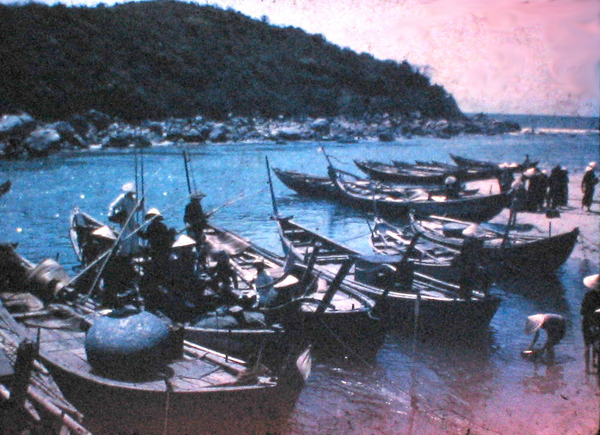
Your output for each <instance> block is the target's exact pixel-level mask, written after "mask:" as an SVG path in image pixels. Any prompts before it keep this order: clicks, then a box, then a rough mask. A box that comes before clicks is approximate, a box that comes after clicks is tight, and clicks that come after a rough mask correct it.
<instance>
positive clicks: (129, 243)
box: [108, 182, 140, 257]
mask: <svg viewBox="0 0 600 435" xmlns="http://www.w3.org/2000/svg"><path fill="white" fill-rule="evenodd" d="M121 191H122V193H121V194H120V195H119V196H118V197H117V199H115V200H114V201H113V202H112V204H110V206H109V209H108V220H109V221H111V222H115V223H118V224H119V225H120V226H121V233H122V236H121V246H120V247H119V251H118V253H119V255H123V256H125V257H131V256H132V255H135V254H137V253H138V252H139V247H140V240H139V237H138V235H137V233H136V234H133V233H134V231H135V230H136V229H137V224H136V222H135V220H134V219H129V217H130V216H131V214H132V213H134V212H135V210H136V208H137V207H138V200H137V197H136V195H135V185H134V184H133V183H131V182H130V183H125V184H124V185H123V187H122V188H121ZM128 220H129V222H128ZM132 234H133V235H132Z"/></svg>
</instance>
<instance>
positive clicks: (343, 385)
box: [0, 117, 598, 434]
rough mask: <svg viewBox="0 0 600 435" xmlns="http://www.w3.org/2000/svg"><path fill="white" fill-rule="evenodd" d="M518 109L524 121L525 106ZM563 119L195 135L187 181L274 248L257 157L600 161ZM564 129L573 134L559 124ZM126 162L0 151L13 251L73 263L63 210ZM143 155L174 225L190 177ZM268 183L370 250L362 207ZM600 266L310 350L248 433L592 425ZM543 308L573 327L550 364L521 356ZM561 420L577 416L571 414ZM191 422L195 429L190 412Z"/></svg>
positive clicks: (171, 158) (294, 210) (313, 161)
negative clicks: (238, 140)
mask: <svg viewBox="0 0 600 435" xmlns="http://www.w3.org/2000/svg"><path fill="white" fill-rule="evenodd" d="M544 119H545V118H544ZM517 120H518V121H521V122H522V125H524V126H528V125H530V124H528V122H529V118H528V117H519V118H517ZM567 121H568V122H567ZM567 121H565V120H562V121H561V120H560V119H552V120H551V122H550V121H548V120H547V119H545V122H546V124H542V123H541V121H540V120H535V122H534V123H533V124H531V125H533V126H534V128H536V129H538V128H540V127H545V128H552V129H554V131H550V132H546V134H539V135H525V134H523V135H505V136H496V137H456V138H452V139H450V140H440V139H430V138H416V139H410V140H409V139H404V140H400V141H398V142H393V143H379V142H369V143H367V142H364V143H355V144H338V143H316V142H308V143H289V144H272V143H244V144H227V145H200V146H195V147H190V151H191V153H192V168H193V182H195V184H196V186H197V188H199V189H200V190H202V191H203V192H204V193H206V195H207V196H206V198H205V199H204V200H203V204H204V207H205V210H211V209H214V208H217V207H219V206H221V205H223V204H225V203H226V202H227V201H230V200H232V199H237V200H236V201H235V202H233V203H231V204H229V205H227V206H225V207H223V208H221V209H219V210H218V211H217V212H216V213H215V215H214V217H213V218H212V222H213V223H214V224H217V225H219V226H222V227H224V228H227V229H230V230H233V231H235V232H237V233H239V234H241V235H243V236H245V237H247V238H249V239H251V240H252V241H254V242H256V243H258V244H259V245H262V246H264V247H266V248H268V249H271V250H273V251H276V252H281V247H280V245H279V240H278V237H277V233H276V225H275V223H274V222H273V221H271V220H269V215H270V214H271V201H270V195H269V193H268V190H267V182H266V180H267V177H266V169H265V157H268V158H269V161H270V163H271V166H273V167H278V168H282V169H295V170H299V171H303V172H307V173H314V174H323V175H324V174H325V173H326V162H325V158H324V156H323V154H322V153H320V152H319V148H320V147H322V146H323V147H325V149H326V151H327V153H328V154H329V155H331V156H333V157H334V159H335V160H334V162H335V164H336V165H337V166H338V167H339V168H341V169H345V170H348V171H351V172H354V173H357V174H358V173H359V171H358V170H357V169H356V168H355V167H354V166H353V163H352V160H353V159H374V160H382V161H389V160H391V159H395V160H404V161H409V162H410V161H414V160H415V159H419V160H430V159H431V160H439V161H444V162H450V159H449V156H448V153H449V152H452V153H456V154H459V155H465V156H472V157H478V158H482V159H490V160H494V161H509V162H511V161H517V162H520V161H522V160H523V159H524V156H525V154H529V156H530V158H531V159H533V160H538V159H539V160H540V161H541V162H542V163H541V166H542V167H546V168H551V167H553V166H554V165H556V164H561V165H565V166H567V167H568V168H569V170H570V171H571V173H576V172H581V171H583V169H584V168H585V166H586V165H587V163H588V162H589V161H591V160H598V132H597V130H596V132H595V133H589V132H587V131H586V130H587V129H589V128H590V125H592V126H593V125H594V124H593V122H594V121H595V122H596V126H597V119H596V120H591V121H590V120H586V121H585V122H583V121H581V123H580V124H578V123H577V122H575V121H573V120H572V119H568V120H567ZM567 127H568V128H569V129H570V130H569V131H568V132H564V131H563V130H560V129H563V128H567ZM596 128H597V127H596ZM573 129H575V130H573ZM134 161H135V156H134V154H133V152H131V151H129V150H125V151H85V152H78V153H63V154H60V155H55V156H51V157H50V158H48V159H46V160H23V161H16V162H0V174H1V179H0V181H2V180H3V179H4V178H10V179H11V180H12V182H13V187H12V190H11V191H10V192H9V193H8V194H7V195H5V196H4V197H2V198H1V199H0V213H1V216H2V220H1V221H0V231H1V232H0V234H1V235H2V236H1V238H2V241H11V242H18V243H19V245H20V246H19V252H20V253H21V254H23V255H24V256H26V257H27V258H29V259H30V260H32V261H34V262H39V261H41V260H42V259H44V258H49V257H52V258H56V257H57V256H58V257H59V260H60V262H61V263H62V264H63V265H65V266H66V267H67V268H68V269H70V268H73V267H74V266H76V259H75V256H74V254H73V252H72V249H71V246H70V242H69V240H68V218H69V214H70V212H71V210H72V209H73V208H74V207H76V206H79V207H80V208H81V209H83V210H84V211H87V212H89V213H90V214H92V215H94V216H96V217H99V218H100V219H103V220H105V219H106V212H107V208H108V204H109V203H110V202H111V201H112V200H113V199H114V198H115V197H116V195H117V194H118V193H119V189H120V187H121V185H122V184H124V183H125V182H127V181H132V180H133V179H134V177H135V171H134ZM143 161H144V175H145V177H144V178H145V180H144V181H145V184H144V188H145V197H146V206H147V208H150V207H157V208H159V210H161V212H163V214H164V215H165V218H166V223H167V224H168V225H170V226H173V227H176V228H182V227H183V220H182V217H183V207H184V205H185V198H186V196H187V185H186V177H185V172H184V166H183V159H182V156H181V149H180V148H177V147H161V148H153V149H150V150H146V151H145V152H144V157H143ZM274 186H275V193H276V197H277V201H278V206H279V210H280V212H281V214H283V215H293V216H294V218H295V220H296V221H298V222H299V223H301V224H303V225H305V226H307V227H309V228H313V229H317V230H318V231H320V232H321V233H323V234H325V235H327V236H329V237H331V238H333V239H335V240H338V241H341V242H344V243H346V244H348V245H349V246H351V247H353V248H356V249H360V250H362V251H364V252H369V245H368V238H367V235H368V231H369V230H368V227H367V225H366V217H367V216H366V215H365V214H364V213H362V212H358V211H354V210H350V209H347V208H345V207H343V206H338V205H335V204H330V203H328V202H326V201H318V200H308V199H303V198H300V197H298V196H297V195H295V194H294V193H293V192H291V191H290V190H288V189H287V188H286V187H285V186H283V185H282V184H281V183H279V181H278V180H274ZM597 268H598V258H597V255H596V257H594V258H587V259H583V258H571V259H569V261H568V262H567V263H566V264H565V266H563V267H562V268H561V269H560V270H559V271H558V272H557V274H556V276H550V277H546V278H543V279H532V280H526V279H514V280H512V281H507V282H504V283H502V284H500V285H499V286H498V287H497V288H495V291H496V292H497V293H498V294H499V295H500V296H501V297H502V298H503V302H502V304H501V306H500V309H499V311H498V313H497V314H496V316H495V317H494V319H493V321H492V323H491V325H490V328H489V330H488V331H486V333H485V334H483V336H478V337H477V339H475V338H473V339H468V340H462V341H460V340H447V339H446V340H436V339H431V338H429V339H427V340H425V341H424V340H423V339H420V340H417V341H416V342H415V340H413V337H412V336H406V335H403V334H401V333H399V332H395V331H391V332H390V333H389V334H388V335H387V337H386V339H385V342H384V345H383V346H382V348H381V350H380V351H379V352H378V354H377V355H376V358H375V360H374V361H368V362H366V363H365V362H363V361H360V360H358V361H350V360H330V359H328V360H325V359H320V360H317V361H315V364H314V369H313V373H312V375H311V378H310V379H309V382H308V385H307V386H306V388H305V390H304V391H303V393H302V395H301V397H300V399H299V402H298V404H297V405H296V408H295V410H294V411H293V413H292V414H291V415H290V416H289V417H287V418H284V419H278V420H273V421H261V422H253V423H251V424H248V425H247V426H245V427H244V428H243V429H242V432H245V433H317V432H318V433H340V434H341V433H344V434H346V433H356V434H363V433H415V434H425V433H432V434H433V433H466V431H467V429H470V430H471V433H493V434H497V433H555V431H556V430H558V429H557V428H566V427H572V428H573V429H572V430H571V433H591V431H592V430H594V431H595V430H596V429H597V423H598V411H597V409H598V397H597V394H598V388H597V386H596V385H595V383H594V382H593V378H586V377H585V375H584V373H583V358H582V351H583V348H582V338H581V332H580V326H579V325H580V316H579V304H580V301H581V297H582V296H583V291H584V290H583V288H582V285H581V279H582V278H583V277H584V276H586V275H588V274H591V273H597ZM549 311H552V312H557V313H560V314H563V315H564V316H565V317H567V319H568V320H569V327H568V330H567V334H566V336H565V338H564V340H563V341H562V342H561V344H560V345H559V347H557V358H556V363H555V364H554V365H552V366H546V365H543V364H538V365H534V364H532V363H531V362H529V361H525V360H523V359H522V358H521V357H520V356H519V352H520V351H521V350H522V349H524V348H525V347H526V346H527V345H528V344H529V341H530V339H531V337H529V336H526V335H524V333H523V326H524V321H525V318H526V316H527V315H530V314H533V313H536V312H549ZM415 343H416V345H415ZM574 404H575V405H574ZM573 408H575V410H576V411H577V414H576V415H575V414H574V412H575V411H574V410H573ZM569 419H571V420H573V421H574V422H575V423H574V424H573V425H571V423H569V425H567V423H565V422H567V421H570V420H569ZM189 427H192V428H193V429H190V431H194V432H199V433H201V432H202V428H200V427H195V426H194V425H193V424H191V425H189ZM224 432H227V429H226V430H224Z"/></svg>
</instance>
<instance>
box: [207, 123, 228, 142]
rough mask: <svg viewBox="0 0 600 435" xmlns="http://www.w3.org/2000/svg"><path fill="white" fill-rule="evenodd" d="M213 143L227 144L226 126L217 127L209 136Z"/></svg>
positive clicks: (218, 125)
mask: <svg viewBox="0 0 600 435" xmlns="http://www.w3.org/2000/svg"><path fill="white" fill-rule="evenodd" d="M209 139H210V140H211V142H227V127H225V125H224V124H217V125H215V126H214V127H213V128H212V130H211V132H210V135H209Z"/></svg>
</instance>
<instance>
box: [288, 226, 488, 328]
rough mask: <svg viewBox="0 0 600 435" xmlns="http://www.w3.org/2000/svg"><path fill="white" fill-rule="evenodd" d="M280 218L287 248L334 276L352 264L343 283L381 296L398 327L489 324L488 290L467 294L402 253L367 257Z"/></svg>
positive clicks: (375, 296) (375, 295)
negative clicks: (414, 265)
mask: <svg viewBox="0 0 600 435" xmlns="http://www.w3.org/2000/svg"><path fill="white" fill-rule="evenodd" d="M276 222H277V224H278V228H279V235H280V238H281V242H282V245H283V248H284V251H285V252H287V253H289V254H291V255H293V256H294V258H296V259H297V260H298V261H303V262H308V261H314V262H315V266H314V267H315V270H316V271H318V272H320V273H321V274H322V275H323V276H329V277H333V276H335V275H337V274H338V273H339V271H340V269H341V268H343V267H348V264H351V266H350V267H349V270H348V274H347V275H346V278H345V279H344V281H343V284H342V286H343V287H346V288H348V289H352V290H354V291H358V292H362V293H364V294H366V295H367V296H369V297H370V298H373V299H376V300H379V301H380V303H381V305H380V306H379V308H380V309H381V310H382V313H383V314H382V315H384V316H385V317H386V318H387V319H389V320H390V321H391V322H393V323H395V324H398V325H400V326H404V327H412V326H413V325H414V323H415V320H416V323H417V325H418V326H419V327H420V328H421V329H423V330H426V331H429V332H435V331H437V332H442V331H452V332H453V333H457V334H458V333H459V330H461V329H463V328H466V330H469V331H471V332H473V331H477V330H481V329H482V328H485V327H486V326H487V325H488V324H489V323H490V321H491V319H492V318H493V316H494V314H495V313H496V311H497V309H498V306H499V304H500V299H499V298H498V297H497V296H495V295H490V294H488V293H486V292H485V291H470V292H468V294H466V293H463V292H461V288H460V287H459V286H458V285H455V284H451V283H448V282H444V281H441V280H437V279H435V278H432V277H429V276H426V275H423V274H421V273H418V272H414V271H413V270H412V268H411V266H410V265H411V263H410V262H406V261H405V260H406V259H405V258H403V257H401V256H398V255H396V256H382V255H374V256H364V255H361V254H360V253H359V252H357V251H355V250H352V249H350V248H348V247H346V246H343V245H341V244H339V243H337V242H335V241H333V240H331V239H329V238H327V237H325V236H323V235H320V234H317V233H316V232H314V231H311V230H309V229H307V228H305V227H303V226H301V225H299V224H297V223H296V222H293V221H292V220H291V219H288V218H281V217H279V218H276ZM317 247H318V248H317ZM311 259H312V260H311Z"/></svg>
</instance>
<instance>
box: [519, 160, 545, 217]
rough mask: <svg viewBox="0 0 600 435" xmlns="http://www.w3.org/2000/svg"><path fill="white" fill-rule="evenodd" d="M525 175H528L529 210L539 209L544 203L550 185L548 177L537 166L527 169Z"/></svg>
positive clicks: (527, 207)
mask: <svg viewBox="0 0 600 435" xmlns="http://www.w3.org/2000/svg"><path fill="white" fill-rule="evenodd" d="M523 175H524V176H525V177H526V180H527V181H526V185H527V206H526V209H527V210H528V211H533V212H535V211H538V210H539V209H540V208H541V206H542V205H543V203H544V198H545V196H546V189H547V187H548V184H547V181H546V177H545V175H544V174H542V172H541V171H540V170H538V169H537V168H529V169H527V170H526V171H525V172H524V173H523Z"/></svg>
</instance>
